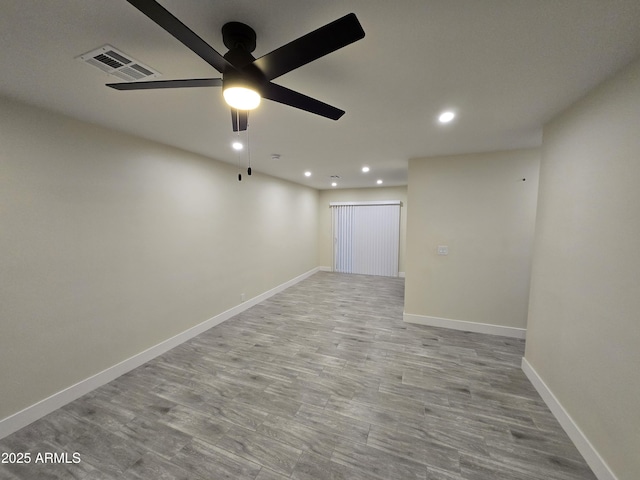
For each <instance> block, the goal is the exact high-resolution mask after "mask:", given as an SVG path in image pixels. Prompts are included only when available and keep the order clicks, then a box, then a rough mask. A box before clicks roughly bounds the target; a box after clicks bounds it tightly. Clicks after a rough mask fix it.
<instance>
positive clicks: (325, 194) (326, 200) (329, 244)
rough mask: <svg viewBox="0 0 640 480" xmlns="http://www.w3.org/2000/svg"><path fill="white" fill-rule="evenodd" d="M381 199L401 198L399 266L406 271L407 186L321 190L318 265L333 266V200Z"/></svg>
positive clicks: (365, 200)
mask: <svg viewBox="0 0 640 480" xmlns="http://www.w3.org/2000/svg"><path fill="white" fill-rule="evenodd" d="M380 200H400V201H401V202H402V206H401V207H400V259H399V263H398V268H399V270H400V272H401V273H403V272H404V265H405V260H404V259H405V245H406V232H407V208H408V206H407V187H377V188H345V189H335V190H321V191H320V200H319V202H318V229H319V231H318V235H319V237H318V242H319V243H318V265H319V266H321V267H328V268H331V267H332V266H333V238H332V237H331V232H332V229H331V227H332V226H331V208H330V207H329V205H330V204H331V203H332V202H370V201H380Z"/></svg>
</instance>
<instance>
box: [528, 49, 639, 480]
mask: <svg viewBox="0 0 640 480" xmlns="http://www.w3.org/2000/svg"><path fill="white" fill-rule="evenodd" d="M639 181H640V61H636V62H635V63H634V64H632V65H631V66H629V67H628V68H627V69H626V70H624V71H623V72H621V73H620V74H618V75H617V76H615V77H614V78H613V79H611V80H609V81H608V82H606V83H604V84H603V85H601V86H600V87H598V88H597V89H595V90H594V91H592V92H591V93H589V95H587V96H586V97H585V98H583V99H582V100H580V101H579V102H577V103H576V104H575V105H573V106H572V107H571V108H569V109H568V110H567V111H565V112H564V113H562V114H561V115H560V116H558V117H557V118H556V119H554V120H553V121H551V122H550V123H549V124H548V125H546V126H545V128H544V136H543V150H542V164H541V172H540V197H539V204H538V218H537V224H536V234H535V247H534V251H535V253H534V259H533V273H532V283H531V299H530V305H529V327H528V328H529V330H528V332H527V346H526V354H525V359H526V362H528V364H529V365H530V366H531V367H532V369H533V370H534V371H535V372H536V374H537V375H538V376H539V378H540V379H541V380H542V381H543V382H544V383H545V384H546V386H547V387H548V389H549V390H550V392H551V393H552V394H553V395H554V396H555V398H556V399H557V401H558V402H559V404H561V405H562V407H563V408H564V409H565V411H566V412H567V414H568V416H569V417H571V418H572V420H573V422H575V425H576V426H577V428H579V429H580V430H581V431H582V433H583V434H584V436H585V437H586V439H587V440H588V442H590V443H591V445H592V446H593V448H594V449H595V451H596V452H597V454H599V455H600V456H601V457H602V459H603V460H604V462H605V463H606V464H608V465H609V468H610V469H611V471H612V472H613V473H614V474H615V475H616V476H617V478H618V479H620V480H634V479H637V478H640V454H639V452H640V369H639V367H640V186H639ZM596 463H597V462H596ZM604 471H605V473H606V468H605V469H604ZM606 475H607V476H604V475H603V476H601V478H612V477H610V476H608V473H607V474H606Z"/></svg>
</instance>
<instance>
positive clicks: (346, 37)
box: [243, 13, 364, 80]
mask: <svg viewBox="0 0 640 480" xmlns="http://www.w3.org/2000/svg"><path fill="white" fill-rule="evenodd" d="M363 37H364V30H363V29H362V26H361V25H360V22H359V21H358V18H357V17H356V15H355V14H354V13H349V14H348V15H345V16H344V17H342V18H339V19H338V20H335V21H333V22H331V23H328V24H327V25H325V26H324V27H320V28H318V29H317V30H314V31H313V32H311V33H307V34H306V35H304V36H302V37H300V38H298V39H297V40H294V41H292V42H290V43H287V44H286V45H283V46H282V47H280V48H278V49H276V50H274V51H272V52H271V53H267V54H266V55H263V56H262V57H260V58H258V59H257V60H255V61H254V62H253V63H251V64H249V65H247V66H246V67H245V68H243V71H247V72H251V71H253V72H255V69H257V70H259V71H260V72H261V73H262V75H264V77H265V78H266V79H267V80H273V79H274V78H277V77H279V76H280V75H284V74H285V73H287V72H290V71H291V70H294V69H296V68H298V67H301V66H303V65H306V64H307V63H309V62H312V61H314V60H317V59H318V58H320V57H323V56H325V55H327V54H329V53H331V52H335V51H336V50H338V49H340V48H342V47H346V46H347V45H349V44H351V43H353V42H356V41H358V40H360V39H361V38H363Z"/></svg>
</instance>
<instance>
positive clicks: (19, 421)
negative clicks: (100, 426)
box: [0, 267, 321, 439]
mask: <svg viewBox="0 0 640 480" xmlns="http://www.w3.org/2000/svg"><path fill="white" fill-rule="evenodd" d="M320 269H321V268H320V267H316V268H314V269H312V270H309V271H308V272H306V273H303V274H302V275H299V276H297V277H295V278H293V279H291V280H289V281H287V282H285V283H283V284H281V285H278V286H277V287H274V288H272V289H271V290H268V291H266V292H264V293H262V294H260V295H258V296H256V297H253V298H251V299H250V300H247V301H245V302H242V303H241V304H239V305H236V306H235V307H233V308H230V309H229V310H227V311H225V312H222V313H220V314H218V315H216V316H214V317H212V318H210V319H209V320H205V321H204V322H202V323H200V324H198V325H196V326H194V327H191V328H189V329H188V330H185V331H184V332H181V333H179V334H178V335H175V336H174V337H171V338H169V339H167V340H164V341H163V342H160V343H159V344H157V345H154V346H153V347H151V348H148V349H147V350H144V351H143V352H140V353H138V354H136V355H134V356H132V357H130V358H128V359H126V360H123V361H122V362H120V363H118V364H116V365H114V366H112V367H109V368H107V369H105V370H103V371H101V372H99V373H97V374H95V375H93V376H91V377H89V378H86V379H84V380H82V381H80V382H78V383H76V384H75V385H71V386H70V387H68V388H65V389H64V390H61V391H59V392H57V393H54V394H53V395H51V396H50V397H48V398H45V399H44V400H41V401H39V402H38V403H35V404H33V405H31V406H29V407H27V408H25V409H24V410H21V411H19V412H17V413H14V414H13V415H10V416H8V417H6V418H4V419H2V420H0V439H2V438H4V437H6V436H8V435H11V434H12V433H13V432H16V431H18V430H20V429H21V428H24V427H26V426H27V425H29V424H30V423H32V422H34V421H36V420H38V419H39V418H42V417H44V416H45V415H48V414H49V413H51V412H53V411H54V410H57V409H58V408H60V407H63V406H65V405H66V404H68V403H70V402H72V401H74V400H76V399H78V398H80V397H81V396H83V395H85V394H87V393H89V392H90V391H92V390H95V389H96V388H98V387H101V386H102V385H105V384H107V383H109V382H111V381H112V380H115V379H116V378H118V377H119V376H121V375H124V374H125V373H127V372H129V371H131V370H133V369H134V368H137V367H139V366H140V365H143V364H145V363H147V362H148V361H150V360H153V359H154V358H156V357H157V356H159V355H162V354H163V353H166V352H168V351H169V350H171V349H172V348H174V347H177V346H178V345H180V344H181V343H184V342H186V341H187V340H190V339H191V338H193V337H195V336H197V335H200V334H201V333H203V332H205V331H207V330H209V329H210V328H212V327H215V326H216V325H219V324H220V323H222V322H224V321H225V320H228V319H230V318H231V317H234V316H235V315H237V314H239V313H241V312H243V311H245V310H247V309H249V308H251V307H253V306H254V305H257V304H258V303H260V302H262V301H264V300H266V299H267V298H269V297H272V296H273V295H275V294H277V293H280V292H282V291H283V290H285V289H287V288H289V287H291V286H292V285H295V284H296V283H298V282H300V281H302V280H304V279H306V278H308V277H310V276H311V275H313V274H314V273H316V272H318V271H319V270H320Z"/></svg>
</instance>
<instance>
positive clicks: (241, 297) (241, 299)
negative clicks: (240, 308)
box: [240, 293, 244, 302]
mask: <svg viewBox="0 0 640 480" xmlns="http://www.w3.org/2000/svg"><path fill="white" fill-rule="evenodd" d="M240 302H244V293H241V294H240Z"/></svg>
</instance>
